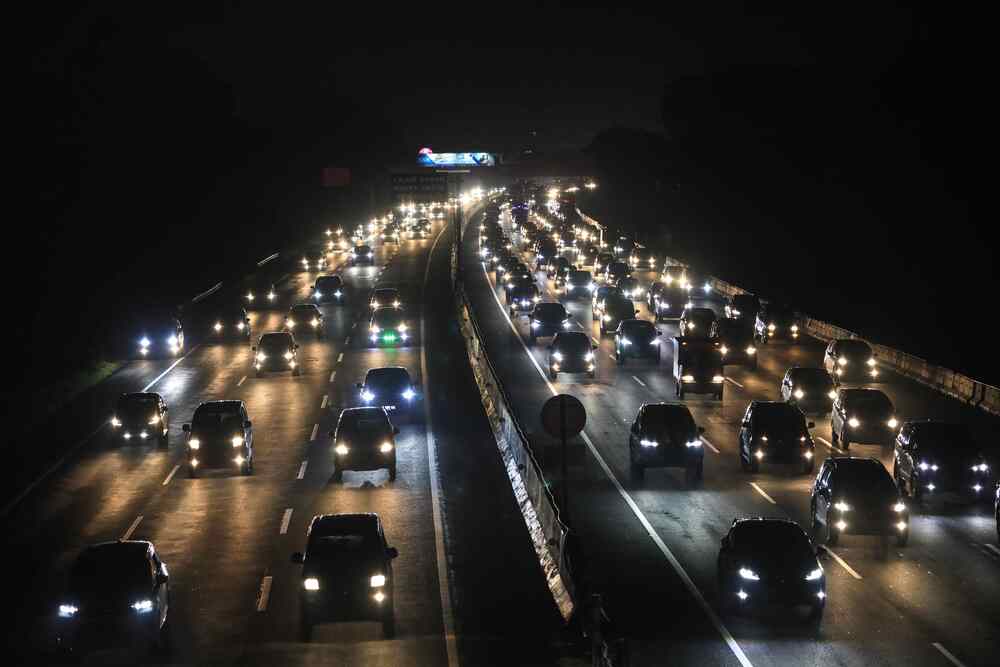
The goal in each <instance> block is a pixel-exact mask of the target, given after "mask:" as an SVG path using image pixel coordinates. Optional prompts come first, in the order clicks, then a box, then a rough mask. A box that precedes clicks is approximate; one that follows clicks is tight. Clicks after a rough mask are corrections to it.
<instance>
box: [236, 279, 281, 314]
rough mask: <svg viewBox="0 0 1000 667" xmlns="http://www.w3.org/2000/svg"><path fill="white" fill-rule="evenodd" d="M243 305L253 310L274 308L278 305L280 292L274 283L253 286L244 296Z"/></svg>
mask: <svg viewBox="0 0 1000 667" xmlns="http://www.w3.org/2000/svg"><path fill="white" fill-rule="evenodd" d="M243 305H245V306H246V307H247V308H249V309H251V310H261V309H262V308H273V307H274V306H276V305H278V292H277V290H275V289H274V284H273V283H262V284H260V285H259V286H258V287H254V286H251V287H249V288H247V291H246V292H245V293H244V294H243Z"/></svg>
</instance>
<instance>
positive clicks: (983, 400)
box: [577, 209, 1000, 415]
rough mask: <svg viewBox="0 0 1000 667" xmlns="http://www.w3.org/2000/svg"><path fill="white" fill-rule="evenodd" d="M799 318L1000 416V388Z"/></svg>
mask: <svg viewBox="0 0 1000 667" xmlns="http://www.w3.org/2000/svg"><path fill="white" fill-rule="evenodd" d="M577 211H579V209H577ZM579 212H580V217H581V218H582V219H583V220H584V222H587V223H588V224H591V225H595V226H597V227H600V228H602V229H603V228H604V226H603V225H601V224H600V223H598V222H597V220H594V219H593V218H591V217H589V216H587V215H586V214H584V213H583V212H582V211H579ZM664 259H665V260H666V261H667V262H672V263H674V264H685V262H682V261H681V260H678V259H676V258H673V257H665V258H664ZM708 281H709V282H710V283H711V285H712V289H713V290H715V291H717V292H719V293H720V294H724V295H726V296H733V295H735V294H743V293H747V292H749V290H745V289H743V288H742V287H739V286H738V285H733V284H731V283H727V282H726V281H724V280H720V279H719V278H716V277H715V276H709V277H708ZM758 296H759V295H758ZM799 316H800V318H801V320H802V322H803V323H804V324H805V329H806V332H808V333H809V335H811V336H813V337H814V338H818V339H819V340H822V341H830V340H833V339H835V338H857V339H860V340H864V341H865V342H867V343H868V344H869V345H871V347H872V351H873V352H874V353H875V358H876V359H878V360H880V361H881V362H883V363H885V364H886V365H888V366H890V367H891V368H892V369H893V370H894V371H896V372H897V373H899V374H900V375H904V376H906V377H908V378H910V379H912V380H915V381H917V382H919V383H920V384H922V385H925V386H927V387H930V388H931V389H934V390H935V391H938V392H940V393H942V394H945V395H947V396H951V397H952V398H956V399H958V400H960V401H962V402H964V403H968V404H969V405H971V406H973V407H976V408H979V409H980V410H983V411H985V412H988V413H990V414H994V415H1000V388H998V387H994V386H993V385H990V384H986V383H985V382H979V381H978V380H975V379H973V378H971V377H969V376H967V375H964V374H962V373H959V372H957V371H953V370H951V369H950V368H944V367H943V366H937V365H935V364H932V363H931V362H929V361H927V360H926V359H921V358H920V357H916V356H914V355H912V354H909V353H907V352H903V351H902V350H897V349H895V348H892V347H889V346H888V345H882V344H880V343H876V342H873V341H871V340H868V339H866V338H865V337H864V336H862V335H861V334H858V333H855V332H854V331H850V330H848V329H844V328H843V327H839V326H837V325H836V324H831V323H829V322H824V321H823V320H818V319H816V318H814V317H812V316H810V315H808V314H806V313H799Z"/></svg>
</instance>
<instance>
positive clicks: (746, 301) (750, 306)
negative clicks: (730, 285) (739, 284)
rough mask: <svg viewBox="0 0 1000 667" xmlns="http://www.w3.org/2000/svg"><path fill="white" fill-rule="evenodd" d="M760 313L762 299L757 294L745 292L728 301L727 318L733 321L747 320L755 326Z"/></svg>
mask: <svg viewBox="0 0 1000 667" xmlns="http://www.w3.org/2000/svg"><path fill="white" fill-rule="evenodd" d="M759 311H760V298H758V297H757V295H755V294H750V293H749V292H744V293H743V294H734V295H732V296H730V297H729V298H728V299H726V317H728V318H729V319H733V320H746V321H747V322H750V324H751V326H752V325H753V322H754V320H756V319H757V313H758V312H759Z"/></svg>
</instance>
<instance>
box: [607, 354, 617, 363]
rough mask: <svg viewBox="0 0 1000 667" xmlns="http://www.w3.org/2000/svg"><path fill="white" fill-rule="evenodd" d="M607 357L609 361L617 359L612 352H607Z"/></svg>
mask: <svg viewBox="0 0 1000 667" xmlns="http://www.w3.org/2000/svg"><path fill="white" fill-rule="evenodd" d="M608 359H610V360H611V361H618V360H617V359H615V355H613V354H609V355H608Z"/></svg>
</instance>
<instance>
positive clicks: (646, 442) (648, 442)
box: [639, 438, 659, 447]
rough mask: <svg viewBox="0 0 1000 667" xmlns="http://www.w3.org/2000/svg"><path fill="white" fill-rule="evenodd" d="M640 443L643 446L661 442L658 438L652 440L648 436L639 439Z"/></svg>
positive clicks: (655, 444)
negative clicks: (657, 440)
mask: <svg viewBox="0 0 1000 667" xmlns="http://www.w3.org/2000/svg"><path fill="white" fill-rule="evenodd" d="M639 444H640V445H642V446H643V447H656V446H657V445H658V444H659V443H658V442H656V440H650V439H648V438H643V439H642V440H640V441H639Z"/></svg>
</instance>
